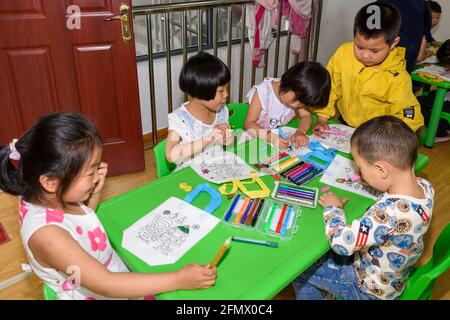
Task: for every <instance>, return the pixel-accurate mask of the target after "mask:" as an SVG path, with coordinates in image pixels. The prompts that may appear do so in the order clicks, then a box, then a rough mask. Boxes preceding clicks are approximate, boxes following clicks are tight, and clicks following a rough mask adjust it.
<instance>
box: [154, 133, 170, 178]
mask: <svg viewBox="0 0 450 320" xmlns="http://www.w3.org/2000/svg"><path fill="white" fill-rule="evenodd" d="M166 142H167V141H166V139H164V140H163V141H161V142H160V143H158V144H157V145H156V146H155V147H154V148H153V154H154V156H155V166H156V176H157V177H158V178H161V177H164V176H167V175H168V174H169V173H171V172H172V171H173V170H174V169H175V167H176V165H175V164H174V163H170V162H169V161H167V159H166Z"/></svg>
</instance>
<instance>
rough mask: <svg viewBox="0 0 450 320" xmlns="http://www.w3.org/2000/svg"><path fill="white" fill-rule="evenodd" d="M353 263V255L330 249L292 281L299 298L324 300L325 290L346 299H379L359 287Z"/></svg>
mask: <svg viewBox="0 0 450 320" xmlns="http://www.w3.org/2000/svg"><path fill="white" fill-rule="evenodd" d="M352 263H353V257H346V256H340V255H338V254H336V253H335V252H334V251H333V250H330V251H328V252H327V253H326V254H324V255H323V256H322V257H321V258H320V259H319V260H317V261H316V262H315V263H314V264H313V265H312V266H311V267H309V268H308V269H307V270H306V271H305V272H303V273H302V274H301V275H300V276H299V277H298V278H297V279H295V280H294V282H293V283H292V284H293V285H294V289H295V296H296V298H297V300H323V299H324V298H325V297H324V294H325V292H328V293H330V294H332V295H333V296H334V297H336V298H343V299H345V300H378V298H377V297H375V296H373V295H371V294H366V293H364V292H362V291H361V290H360V289H359V288H358V279H357V278H356V274H355V271H354V269H353V264H352ZM324 291H325V292H324Z"/></svg>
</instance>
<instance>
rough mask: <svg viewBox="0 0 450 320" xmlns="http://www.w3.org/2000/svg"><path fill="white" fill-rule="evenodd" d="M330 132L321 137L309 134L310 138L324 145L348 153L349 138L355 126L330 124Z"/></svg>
mask: <svg viewBox="0 0 450 320" xmlns="http://www.w3.org/2000/svg"><path fill="white" fill-rule="evenodd" d="M329 127H330V131H331V132H334V133H330V134H328V135H326V136H325V135H324V136H323V137H320V138H319V137H316V136H314V135H311V136H309V138H310V139H315V140H317V141H319V142H320V143H322V144H323V145H324V146H326V147H329V148H333V149H336V150H339V151H342V152H345V153H350V139H351V137H352V135H353V132H355V128H352V127H349V126H346V125H343V124H330V125H329Z"/></svg>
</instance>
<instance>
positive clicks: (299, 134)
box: [291, 130, 309, 148]
mask: <svg viewBox="0 0 450 320" xmlns="http://www.w3.org/2000/svg"><path fill="white" fill-rule="evenodd" d="M291 142H292V143H293V144H294V147H295V148H298V147H306V146H308V143H309V138H308V136H307V135H306V134H305V133H304V132H303V131H300V130H297V131H295V133H294V135H293V136H292V138H291Z"/></svg>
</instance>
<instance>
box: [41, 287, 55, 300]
mask: <svg viewBox="0 0 450 320" xmlns="http://www.w3.org/2000/svg"><path fill="white" fill-rule="evenodd" d="M42 294H43V295H44V300H58V295H57V294H56V292H55V291H53V289H51V288H50V287H49V286H47V285H46V284H44V286H43V287H42Z"/></svg>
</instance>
